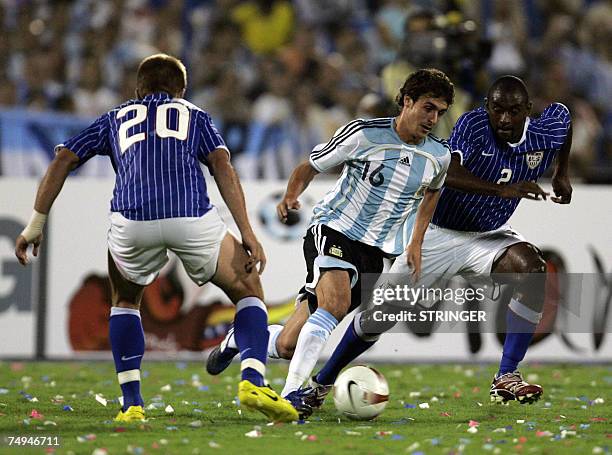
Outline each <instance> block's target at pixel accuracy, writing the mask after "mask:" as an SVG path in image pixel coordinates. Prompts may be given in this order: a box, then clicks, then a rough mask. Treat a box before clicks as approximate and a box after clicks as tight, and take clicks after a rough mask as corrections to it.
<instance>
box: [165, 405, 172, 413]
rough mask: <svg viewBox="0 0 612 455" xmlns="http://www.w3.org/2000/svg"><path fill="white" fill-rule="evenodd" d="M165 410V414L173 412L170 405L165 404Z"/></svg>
mask: <svg viewBox="0 0 612 455" xmlns="http://www.w3.org/2000/svg"><path fill="white" fill-rule="evenodd" d="M164 410H165V411H166V414H172V413H174V408H173V407H172V406H170V405H168V406H166V409H164Z"/></svg>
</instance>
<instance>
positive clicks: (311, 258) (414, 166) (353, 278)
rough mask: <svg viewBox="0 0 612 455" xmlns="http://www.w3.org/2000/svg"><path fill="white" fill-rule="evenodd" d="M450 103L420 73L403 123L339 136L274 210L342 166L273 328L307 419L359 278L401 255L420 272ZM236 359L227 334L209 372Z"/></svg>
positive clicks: (443, 86)
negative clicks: (280, 320) (313, 378)
mask: <svg viewBox="0 0 612 455" xmlns="http://www.w3.org/2000/svg"><path fill="white" fill-rule="evenodd" d="M453 96H454V88H453V84H452V83H451V82H450V80H449V79H448V78H447V77H446V75H445V74H444V73H442V72H441V71H438V70H433V69H424V70H419V71H416V72H414V73H413V74H411V75H410V76H409V77H408V78H407V79H406V81H405V83H404V85H403V87H402V88H401V90H400V93H399V95H398V98H397V102H398V104H399V106H400V108H401V112H400V114H399V115H398V116H397V117H389V118H379V119H374V120H361V119H358V120H354V121H352V122H350V123H349V124H347V125H345V126H343V127H342V128H340V129H339V130H338V131H337V132H336V133H335V134H334V136H333V137H332V139H331V140H330V141H329V142H327V143H326V144H321V145H319V146H317V147H315V148H314V150H313V151H312V153H311V155H310V159H309V161H307V162H304V163H302V164H300V165H299V166H297V167H296V168H295V170H294V171H293V173H292V175H291V177H290V179H289V182H288V184H287V191H286V193H285V196H284V198H283V200H282V201H281V202H280V204H279V205H278V215H279V217H280V218H281V220H286V219H287V215H288V211H289V210H294V209H299V207H300V204H299V202H298V197H299V196H300V195H301V194H302V193H303V192H304V190H306V188H307V187H308V185H309V183H310V182H311V180H312V179H313V178H314V177H315V176H316V175H317V174H319V173H320V172H325V171H327V170H329V169H332V168H335V167H336V166H338V165H343V166H344V167H343V171H342V175H341V176H340V178H339V179H338V181H337V182H336V184H335V186H334V187H333V188H332V189H331V190H330V191H329V192H328V193H327V195H326V196H325V197H324V198H323V199H322V200H321V201H319V203H318V204H317V205H316V206H315V208H314V213H313V217H312V221H311V224H310V227H309V228H308V230H307V233H306V237H305V238H304V257H305V260H306V266H307V277H306V285H305V286H304V288H303V290H302V292H303V295H302V297H303V298H298V301H300V303H299V304H298V307H297V308H296V312H295V313H294V314H293V316H292V317H291V318H290V320H289V322H288V323H287V324H286V326H285V328H283V327H281V326H270V328H269V330H270V332H271V335H270V345H269V354H270V355H271V357H281V356H282V357H284V358H291V359H292V360H291V364H290V366H289V373H288V375H287V381H286V383H285V387H284V389H283V391H282V396H284V397H287V398H289V399H290V401H291V402H292V403H293V404H294V406H296V408H298V410H299V411H300V412H301V414H302V416H307V415H309V414H310V412H311V410H310V408H309V406H307V404H304V403H303V402H302V396H303V391H304V390H307V389H303V388H302V385H303V383H304V381H305V380H307V379H309V377H310V374H311V373H312V370H313V368H314V366H315V364H316V362H317V360H318V358H319V354H320V352H321V350H322V349H323V346H324V345H325V343H326V341H327V338H328V337H329V335H330V333H331V332H332V330H333V329H334V328H335V327H336V325H337V324H338V322H339V321H340V320H342V318H344V316H345V315H346V314H347V313H348V312H349V311H351V310H352V309H354V308H356V307H357V306H359V304H360V303H361V292H360V288H361V275H362V274H364V273H375V274H379V273H381V272H382V269H383V258H384V257H395V256H398V255H399V254H401V253H402V252H405V254H406V256H405V258H404V260H405V261H407V262H408V263H410V264H411V266H414V267H415V268H417V269H418V268H419V264H420V254H421V241H422V239H423V235H424V233H425V229H426V228H427V225H428V224H429V221H430V219H431V216H432V215H433V211H434V209H435V206H436V203H437V199H438V196H439V190H440V188H441V187H442V184H443V182H444V178H445V176H446V170H447V167H448V164H449V162H450V149H449V147H448V145H447V144H446V142H445V141H442V140H440V139H438V138H436V137H435V136H433V135H431V134H429V132H430V131H431V129H432V128H433V127H434V126H435V125H436V123H437V122H438V119H439V118H440V116H442V115H443V114H444V113H445V112H446V110H447V109H448V107H449V106H450V105H451V104H452V102H453ZM406 245H407V246H406ZM281 331H282V334H281ZM279 351H281V352H279ZM236 352H237V351H236V350H235V349H232V348H231V334H230V335H229V336H228V337H226V340H224V343H222V345H221V346H220V347H219V348H218V349H217V350H216V351H215V352H214V355H212V356H211V358H210V359H209V361H208V364H207V369H208V371H209V372H211V373H213V374H217V373H219V372H221V371H223V369H225V368H226V367H227V365H228V364H229V361H231V358H232V357H233V356H234V355H235V354H236Z"/></svg>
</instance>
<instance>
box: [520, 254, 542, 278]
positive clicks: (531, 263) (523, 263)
mask: <svg viewBox="0 0 612 455" xmlns="http://www.w3.org/2000/svg"><path fill="white" fill-rule="evenodd" d="M520 259H521V260H519V261H518V263H517V265H516V267H515V272H516V273H521V274H532V273H546V261H545V260H544V258H543V257H542V256H541V254H540V253H539V251H531V252H530V253H528V254H525V255H523V256H522V257H521V258H520Z"/></svg>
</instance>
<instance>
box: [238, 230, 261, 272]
mask: <svg viewBox="0 0 612 455" xmlns="http://www.w3.org/2000/svg"><path fill="white" fill-rule="evenodd" d="M242 246H243V248H244V249H245V250H246V252H247V253H248V254H249V260H248V261H247V263H246V265H245V270H246V272H247V273H251V272H252V271H253V270H256V271H257V272H258V273H259V274H260V275H261V274H262V273H263V271H264V269H265V268H266V253H264V249H263V247H262V246H261V243H259V241H258V240H257V237H255V234H247V235H243V236H242ZM258 264H259V269H258V268H257V265H258Z"/></svg>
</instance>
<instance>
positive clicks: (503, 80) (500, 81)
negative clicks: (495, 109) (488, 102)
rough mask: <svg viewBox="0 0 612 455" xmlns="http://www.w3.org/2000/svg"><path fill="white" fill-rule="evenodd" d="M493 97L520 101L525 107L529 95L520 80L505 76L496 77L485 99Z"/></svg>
mask: <svg viewBox="0 0 612 455" xmlns="http://www.w3.org/2000/svg"><path fill="white" fill-rule="evenodd" d="M494 96H501V97H510V98H515V99H520V100H521V101H522V102H523V103H524V104H525V105H526V104H528V103H529V93H528V92H527V86H526V85H525V83H524V82H523V80H522V79H520V78H518V77H516V76H511V75H506V76H501V77H498V78H497V79H496V80H495V82H493V84H491V87H490V88H489V92H488V93H487V98H488V99H492V98H493V97H494Z"/></svg>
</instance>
